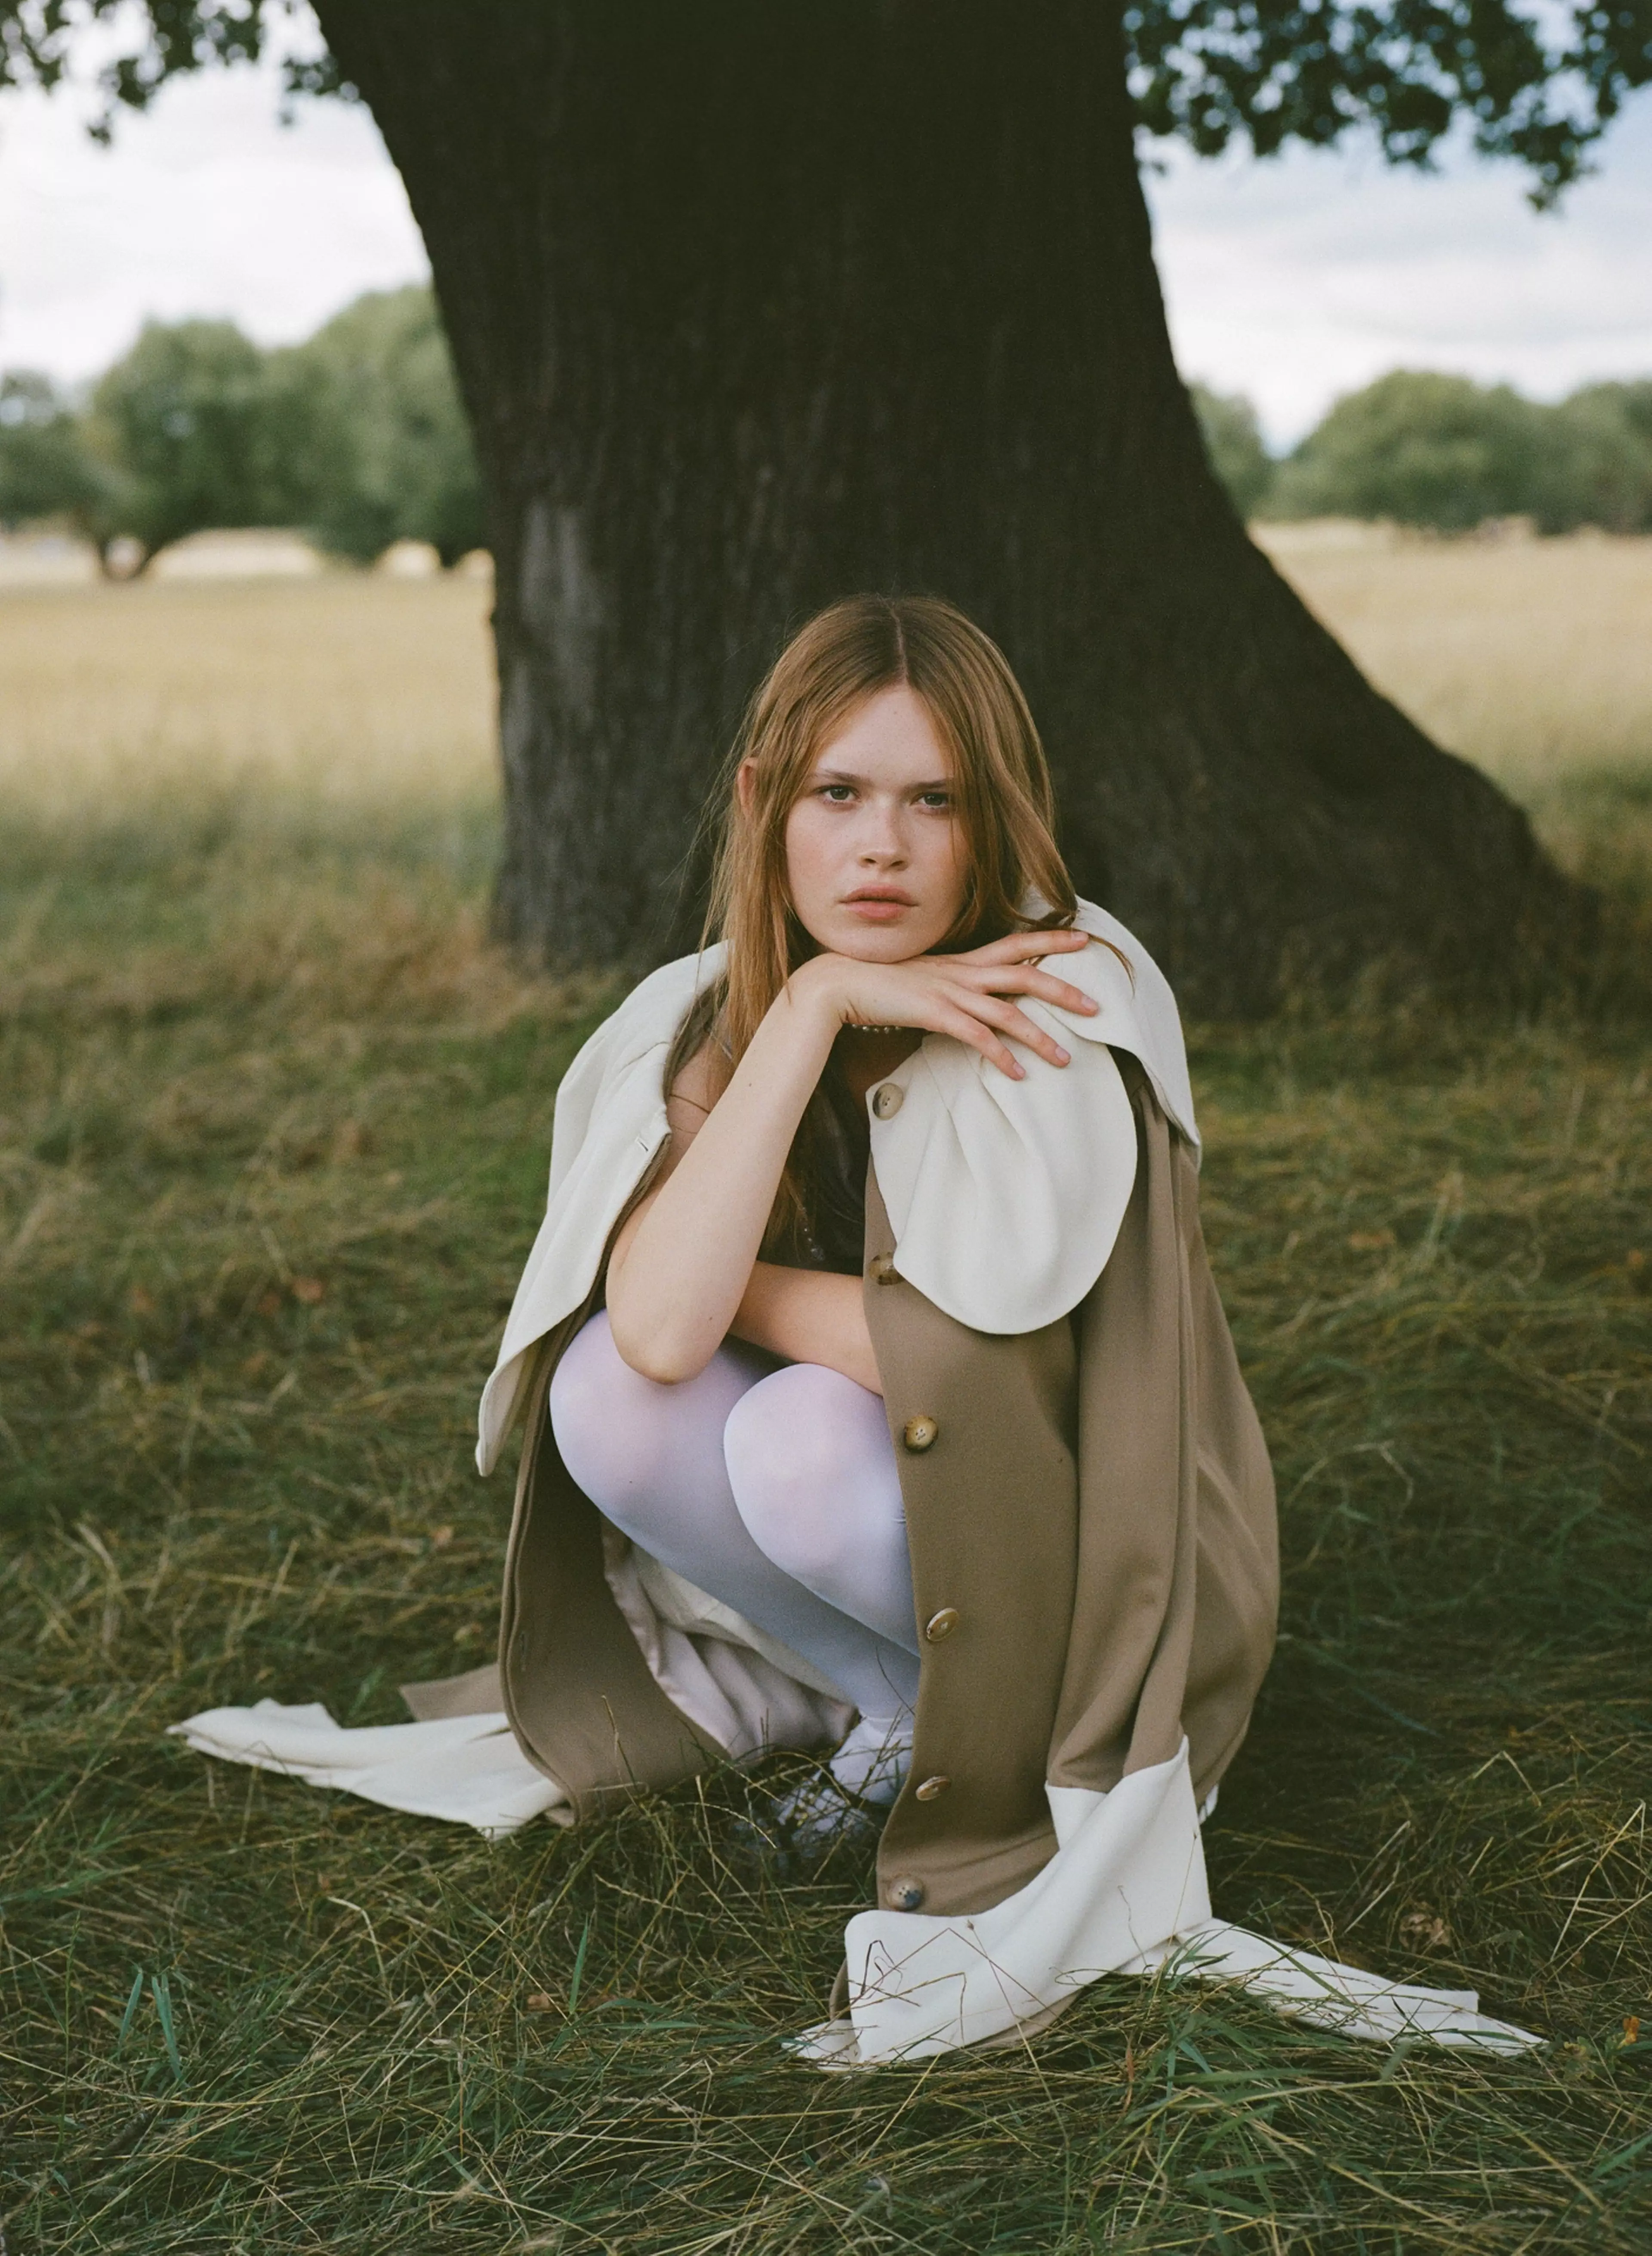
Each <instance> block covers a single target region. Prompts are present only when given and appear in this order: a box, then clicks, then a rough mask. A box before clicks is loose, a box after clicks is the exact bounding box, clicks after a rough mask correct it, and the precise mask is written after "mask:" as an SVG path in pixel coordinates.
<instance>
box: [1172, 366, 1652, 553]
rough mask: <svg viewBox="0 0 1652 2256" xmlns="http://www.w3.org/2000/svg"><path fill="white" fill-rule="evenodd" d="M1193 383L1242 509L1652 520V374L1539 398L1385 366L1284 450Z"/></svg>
mask: <svg viewBox="0 0 1652 2256" xmlns="http://www.w3.org/2000/svg"><path fill="white" fill-rule="evenodd" d="M1190 389H1191V391H1192V393H1193V404H1194V406H1195V408H1196V410H1197V414H1198V418H1199V424H1200V428H1201V430H1202V432H1203V434H1204V444H1205V451H1206V453H1207V454H1208V455H1209V456H1210V460H1211V469H1213V470H1214V471H1215V472H1216V474H1217V476H1218V478H1220V479H1221V481H1222V483H1223V484H1224V485H1225V487H1226V488H1227V490H1228V493H1229V495H1230V496H1231V497H1232V501H1233V504H1234V506H1235V508H1236V509H1238V510H1239V513H1240V514H1241V516H1245V517H1261V518H1303V517H1355V518H1387V519H1388V520H1390V521H1391V522H1393V523H1394V524H1396V525H1423V526H1427V527H1429V528H1430V530H1432V531H1434V532H1468V531H1470V530H1472V528H1473V527H1474V526H1476V525H1483V524H1484V523H1485V522H1486V520H1487V519H1488V518H1515V517H1525V518H1530V519H1531V520H1532V522H1533V524H1534V525H1536V528H1537V530H1538V531H1539V532H1574V531H1575V530H1576V529H1577V528H1578V526H1580V525H1596V526H1599V528H1600V530H1601V531H1603V532H1621V533H1645V532H1652V379H1642V380H1641V381H1640V382H1638V383H1632V384H1621V383H1620V384H1585V385H1584V386H1583V387H1582V388H1581V389H1580V390H1579V391H1574V392H1572V393H1571V396H1570V398H1565V399H1562V400H1560V401H1558V402H1557V403H1556V404H1555V405H1546V404H1544V403H1543V402H1540V401H1537V400H1534V399H1526V398H1522V397H1521V394H1520V393H1519V392H1517V391H1514V390H1513V389H1511V387H1510V386H1508V385H1507V384H1475V383H1473V382H1472V380H1471V379H1470V378H1469V377H1465V376H1449V375H1444V374H1442V373H1440V372H1439V371H1438V370H1433V369H1393V370H1390V371H1389V372H1388V374H1387V375H1386V376H1380V377H1377V379H1376V380H1375V382H1374V383H1372V384H1366V385H1365V386H1363V388H1362V389H1361V390H1359V391H1352V392H1349V393H1346V394H1345V396H1344V397H1343V398H1340V399H1338V400H1336V401H1335V402H1334V403H1333V404H1332V405H1331V407H1330V408H1329V409H1328V410H1327V412H1326V413H1325V414H1324V417H1323V418H1322V419H1321V420H1320V422H1319V423H1318V424H1317V426H1316V427H1315V428H1314V429H1313V430H1311V431H1310V433H1309V434H1308V435H1307V437H1306V438H1305V439H1303V441H1302V443H1301V444H1300V445H1299V446H1298V447H1297V448H1295V450H1294V451H1293V452H1292V453H1291V454H1290V455H1288V456H1287V457H1286V458H1285V459H1284V460H1283V461H1282V462H1274V461H1273V460H1271V459H1270V458H1269V456H1268V455H1267V452H1266V450H1265V448H1263V445H1262V442H1261V439H1260V434H1259V432H1258V430H1257V425H1256V417H1255V413H1254V412H1253V409H1252V407H1251V405H1250V403H1249V401H1248V400H1246V399H1244V398H1236V397H1224V396H1221V395H1219V394H1216V393H1212V392H1211V391H1206V390H1205V389H1204V386H1203V385H1200V384H1194V385H1192V386H1191V387H1190Z"/></svg>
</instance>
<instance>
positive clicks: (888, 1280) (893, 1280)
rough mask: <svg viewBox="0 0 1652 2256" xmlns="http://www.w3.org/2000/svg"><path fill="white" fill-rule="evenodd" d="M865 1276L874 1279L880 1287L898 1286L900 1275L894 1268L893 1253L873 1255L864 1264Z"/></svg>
mask: <svg viewBox="0 0 1652 2256" xmlns="http://www.w3.org/2000/svg"><path fill="white" fill-rule="evenodd" d="M866 1274H867V1275H868V1276H869V1277H875V1278H876V1279H877V1280H878V1282H879V1284H880V1285H898V1284H899V1283H900V1271H899V1270H898V1269H897V1268H896V1267H895V1257H894V1255H893V1253H874V1254H873V1255H872V1258H871V1260H870V1261H869V1262H868V1263H867V1264H866Z"/></svg>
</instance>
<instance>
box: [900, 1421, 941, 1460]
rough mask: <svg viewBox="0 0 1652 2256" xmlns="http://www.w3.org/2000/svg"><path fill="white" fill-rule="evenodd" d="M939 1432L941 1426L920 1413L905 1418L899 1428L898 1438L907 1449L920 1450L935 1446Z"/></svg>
mask: <svg viewBox="0 0 1652 2256" xmlns="http://www.w3.org/2000/svg"><path fill="white" fill-rule="evenodd" d="M940 1433H941V1428H940V1427H939V1426H937V1425H936V1423H935V1420H934V1419H933V1418H925V1417H923V1416H922V1415H920V1416H918V1417H916V1418H908V1419H907V1422H906V1424H905V1425H904V1426H903V1427H902V1428H900V1438H901V1440H902V1441H903V1442H905V1443H906V1445H907V1448H908V1449H912V1450H914V1451H918V1452H921V1451H922V1450H924V1449H933V1448H934V1447H935V1442H936V1441H937V1440H938V1438H939V1436H940Z"/></svg>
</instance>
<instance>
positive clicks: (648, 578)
mask: <svg viewBox="0 0 1652 2256" xmlns="http://www.w3.org/2000/svg"><path fill="white" fill-rule="evenodd" d="M318 12H319V14H320V17H321V23H322V26H323V28H324V30H325V32H326V33H327V36H328V40H329V42H330V43H331V45H332V47H333V51H334V53H335V55H336V57H337V58H338V60H339V62H340V63H341V65H342V68H343V70H344V72H345V74H346V75H347V76H348V77H349V79H350V80H352V81H354V83H355V84H356V85H357V87H358V88H360V90H361V92H362V93H363V95H364V97H365V98H366V100H367V102H369V104H370V105H371V109H372V111H373V114H374V116H375V117H376V118H377V120H378V123H379V125H380V127H381V129H382V130H383V132H384V135H385V141H386V143H387V145H388V146H389V149H390V152H391V155H392V158H393V159H394V160H395V162H396V163H397V165H398V166H399V168H400V171H401V173H402V177H403V179H404V180H405V181H406V186H407V190H408V194H409V195H410V197H411V199H412V202H413V210H414V212H415V214H416V215H417V217H418V220H419V222H420V226H421V228H422V229H423V230H424V236H425V240H426V243H427V246H428V250H429V253H430V259H431V264H432V269H433V271H434V279H435V286H436V290H437V293H438V295H439V298H440V300H441V307H442V310H443V313H444V315H445V318H446V321H447V325H448V334H449V336H450V338H451V341H452V344H453V349H454V356H455V363H456V365H457V369H458V371H459V377H460V382H461V384H462V389H463V391H464V394H465V398H466V399H467V402H468V404H469V410H470V412H471V415H472V417H473V419H474V421H475V426H476V432H477V446H478V451H479V454H480V456H481V460H482V463H483V468H484V478H485V480H486V483H487V485H488V489H489V492H490V508H491V522H492V539H493V546H494V554H495V560H496V567H497V572H498V603H497V610H496V613H495V627H496V631H497V636H498V662H499V687H500V732H501V740H502V751H503V758H504V766H505V855H504V863H503V866H502V869H501V871H500V874H499V879H498V893H497V903H496V907H497V919H498V928H499V930H500V932H501V933H502V934H505V935H506V936H508V937H509V938H510V939H512V940H513V941H518V942H519V943H522V944H524V945H526V946H527V947H528V948H531V949H533V951H535V952H536V953H538V954H539V955H541V956H543V957H544V958H546V959H547V960H550V961H553V962H564V963H591V962H616V961H620V960H625V961H646V960H649V959H653V958H657V957H658V956H659V955H661V954H662V953H665V952H667V951H668V950H673V949H675V948H681V947H682V946H685V945H688V944H691V941H692V939H693V936H694V934H695V930H696V927H697V918H698V899H697V882H698V878H699V875H700V868H699V863H698V859H697V851H696V850H695V845H694V840H695V820H696V816H697V814H698V812H699V810H700V807H701V805H702V800H703V799H704V796H705V793H706V789H707V786H708V783H709V781H710V777H711V775H712V773H713V771H714V769H715V767H716V765H717V761H718V760H719V758H720V757H721V755H722V754H723V752H724V748H725V746H726V744H727V743H728V741H729V738H730V736H731V732H732V730H733V727H734V725H735V723H736V721H737V719H738V714H739V712H740V709H741V708H742V706H743V705H744V703H745V700H746V699H747V697H748V696H749V694H750V693H751V691H752V688H753V687H754V686H755V685H756V683H757V681H758V680H759V678H760V676H761V674H762V673H763V672H764V670H765V668H766V666H767V665H768V663H769V662H770V660H771V659H773V656H774V655H775V653H776V652H777V651H778V649H779V647H780V644H781V642H782V641H783V639H784V638H785V636H786V634H787V631H788V629H789V628H790V627H792V626H794V625H795V624H797V623H799V622H800V621H801V619H802V618H803V617H806V616H808V613H809V612H810V611H812V610H815V608H816V607H817V606H819V605H821V604H822V603H826V602H829V601H830V600H831V599H832V598H833V597H835V596H839V595H843V594H846V593H849V592H851V591H853V590H856V589H884V590H888V591H896V590H915V589H926V590H930V591H933V592H935V593H939V594H942V595H945V596H950V598H951V599H952V600H954V601H955V602H957V603H960V604H961V605H962V606H963V607H964V610H967V611H968V612H970V613H971V616H973V617H976V618H977V619H978V620H979V621H980V622H981V624H983V625H984V626H985V628H986V629H987V630H988V631H989V632H991V633H992V635H993V636H995V637H996V638H997V639H998V640H999V643H1000V644H1001V645H1003V647H1004V649H1005V650H1006V652H1007V654H1008V656H1009V658H1010V660H1011V662H1012V664H1013V666H1015V668H1016V670H1017V672H1018V673H1019V674H1020V678H1021V680H1022V681H1023V683H1024V685H1025V687H1026V688H1027V694H1028V695H1029V697H1030V699H1031V701H1032V704H1033V709H1034V713H1035V715H1036V716H1037V717H1038V720H1039V723H1040V725H1041V729H1042V730H1043V733H1044V736H1045V740H1046V743H1047V744H1048V751H1049V754H1050V759H1051V764H1052V766H1053V768H1054V771H1055V779H1056V788H1057V794H1058V801H1059V805H1060V809H1061V824H1062V842H1063V847H1064V849H1065V850H1066V852H1067V855H1068V857H1069V860H1070V865H1071V867H1072V870H1073V872H1074V876H1075V878H1076V880H1077V884H1078V886H1079V889H1080V891H1081V892H1085V893H1087V894H1089V895H1091V897H1093V898H1095V899H1100V900H1102V901H1104V902H1105V903H1106V904H1107V906H1110V907H1112V909H1114V910H1115V911H1116V913H1118V914H1119V915H1120V916H1122V917H1123V918H1125V920H1126V921H1127V922H1128V923H1129V924H1131V925H1132V926H1133V927H1134V928H1135V929H1136V930H1137V931H1138V932H1140V934H1141V936H1142V938H1143V939H1144V941H1147V945H1148V946H1149V947H1150V948H1153V949H1154V952H1155V954H1157V955H1159V956H1160V958H1161V961H1162V962H1164V963H1165V965H1166V968H1167V969H1168V970H1169V971H1170V973H1171V975H1172V976H1173V977H1174V978H1175V980H1176V981H1177V983H1178V984H1179V986H1180V987H1181V988H1182V990H1183V994H1184V996H1185V997H1186V998H1188V999H1190V1001H1191V1002H1192V1004H1193V1005H1195V1006H1196V1007H1197V1008H1198V1009H1201V1010H1204V1011H1206V1012H1241V1013H1248V1012H1258V1011H1262V1010H1266V1009H1267V1008H1269V1007H1270V1006H1271V1005H1274V1003H1275V1002H1276V1000H1277V999H1278V997H1279V995H1280V992H1281V986H1283V985H1285V984H1288V983H1289V982H1290V981H1291V980H1292V979H1293V978H1294V977H1297V976H1303V975H1304V974H1306V975H1308V976H1312V977H1314V978H1316V979H1324V980H1329V981H1333V982H1335V981H1341V980H1343V979H1345V978H1346V977H1348V976H1352V975H1356V974H1358V973H1359V971H1360V969H1362V968H1363V967H1366V966H1368V965H1370V964H1372V963H1373V962H1378V961H1385V962H1395V961H1398V962H1403V963H1406V964H1408V965H1410V966H1413V967H1415V968H1416V969H1421V970H1423V972H1425V973H1427V974H1429V975H1430V976H1432V977H1433V978H1435V979H1436V980H1444V981H1446V982H1448V983H1453V984H1456V983H1465V982H1466V983H1472V984H1481V985H1485V986H1488V987H1497V986H1499V985H1507V982H1508V981H1509V979H1510V977H1511V976H1512V975H1513V974H1514V971H1515V970H1516V969H1517V968H1518V967H1519V966H1520V965H1521V963H1522V962H1528V961H1529V960H1530V956H1531V954H1532V951H1533V948H1534V946H1535V945H1537V946H1541V947H1542V948H1548V949H1550V950H1552V949H1553V948H1554V947H1555V946H1556V945H1557V941H1558V940H1559V938H1560V936H1561V935H1563V934H1568V935H1569V934H1575V933H1576V932H1577V931H1578V930H1579V929H1580V927H1581V926H1582V925H1583V923H1584V922H1585V920H1586V913H1587V904H1586V901H1585V897H1584V896H1582V895H1581V894H1580V893H1579V892H1577V891H1576V889H1574V888H1572V887H1571V886H1570V885H1567V884H1566V882H1565V881H1564V880H1563V879H1562V878H1559V877H1558V876H1557V873H1556V872H1555V871H1553V870H1552V869H1551V868H1550V865H1549V864H1548V863H1547V862H1546V861H1545V860H1544V859H1543V857H1542V855H1541V854H1540V853H1539V851H1538V850H1537V849H1536V846H1535V844H1534V842H1533V839H1532V836H1531V834H1530V831H1529V829H1528V826H1527V824H1526V821H1525V820H1524V818H1523V817H1522V816H1521V814H1519V813H1518V812H1517V811H1516V810H1515V809H1514V807H1512V806H1510V805H1509V804H1508V802H1507V800H1504V799H1503V798H1502V797H1501V796H1500V793H1497V792H1496V791H1495V790H1494V789H1493V786H1491V785H1490V784H1489V783H1488V782H1486V780H1485V779H1483V778H1481V777H1480V776H1479V774H1478V773H1476V772H1474V771H1473V770H1472V769H1470V768H1469V767H1467V766H1466V765H1465V764H1464V763H1462V762H1461V761H1458V760H1457V759H1454V758H1451V757H1449V756H1448V755H1446V754H1444V753H1443V752H1441V751H1437V749H1436V748H1435V747H1434V746H1433V745H1431V744H1430V743H1429V742H1428V740H1427V739H1426V738H1425V737H1423V735H1422V734H1421V733H1420V732H1419V731H1418V730H1416V729H1415V728H1414V727H1413V726H1412V725H1411V724H1410V723H1408V721H1407V720H1405V719H1404V718H1403V717H1402V716H1401V715H1400V713H1398V712H1397V711H1396V709H1394V707H1393V706H1392V705H1390V704H1389V703H1387V701H1386V700H1384V699H1383V698H1381V697H1380V696H1379V695H1377V694H1376V693H1375V692H1374V691H1373V689H1372V688H1371V687H1369V685H1368V684H1367V683H1366V681H1365V680H1363V679H1362V678H1361V676H1360V675H1359V673H1358V671H1357V669H1356V668H1355V667H1354V666H1353V665H1352V662H1351V661H1350V659H1348V658H1347V657H1346V656H1345V653H1344V652H1342V651H1341V649H1340V648H1339V647H1338V645H1337V644H1336V643H1335V642H1334V641H1333V640H1332V639H1331V637H1330V636H1329V635H1328V634H1327V633H1326V632H1325V631H1324V629H1323V628H1321V627H1320V626H1319V625H1318V624H1317V622H1316V621H1315V620H1314V619H1313V618H1312V617H1310V614H1309V613H1308V612H1307V610H1305V609H1304V608H1303V605H1302V604H1301V603H1299V602H1298V600H1297V599H1296V597H1295V596H1294V595H1293V594H1292V592H1291V591H1290V589H1288V587H1287V586H1286V585H1285V583H1284V582H1282V581H1281V579H1280V577H1279V576H1278V575H1277V574H1276V573H1275V572H1274V568H1273V567H1272V566H1271V564H1270V563H1269V562H1268V560H1267V558H1266V557H1264V556H1263V555H1262V554H1261V553H1260V552H1259V551H1258V550H1257V549H1256V548H1255V547H1253V546H1252V544H1251V542H1250V541H1249V540H1248V539H1247V538H1246V533H1245V531H1244V528H1243V526H1242V525H1240V524H1239V521H1238V519H1237V518H1235V516H1234V514H1233V512H1232V509H1231V508H1230V506H1229V504H1228V503H1227V501H1226V498H1225V496H1224V494H1223V492H1222V490H1220V488H1219V487H1218V484H1217V483H1216V481H1215V479H1214V478H1213V477H1212V476H1211V472H1210V470H1209V469H1208V466H1207V464H1206V462H1205V459H1204V452H1203V448H1202V446H1201V443H1200V441H1199V437H1198V434H1197V427H1196V424H1195V421H1194V418H1193V414H1192V412H1191V409H1190V404H1189V401H1188V398H1187V395H1186V393H1185V391H1183V386H1182V384H1181V383H1180V381H1179V379H1178V377H1177V375H1176V371H1175V364H1174V362H1173V359H1172V356H1171V351H1170V344H1169V339H1168V334H1167V331H1166V328H1165V321H1164V312H1163V306H1162V302H1161V296H1160V292H1159V286H1158V280H1157V277H1156V274H1155V272H1154V264H1153V256H1152V246H1151V242H1150V237H1149V229H1148V222H1147V212H1146V208H1145V205H1144V202H1143V200H1142V195H1141V191H1140V182H1139V180H1138V178H1137V173H1136V166H1135V159H1134V149H1133V129H1132V123H1131V117H1130V112H1129V106H1128V99H1127V95H1126V85H1125V75H1124V67H1123V62H1122V46H1121V40H1120V33H1119V16H1118V11H1117V8H1116V6H1110V5H1109V4H1107V0H695V5H693V6H692V7H689V6H684V5H683V4H682V0H491V4H490V5H489V6H488V7H486V8H455V7H454V6H453V5H451V0H400V4H399V5H397V6H395V7H390V6H387V5H385V0H320V5H319V9H318Z"/></svg>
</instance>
